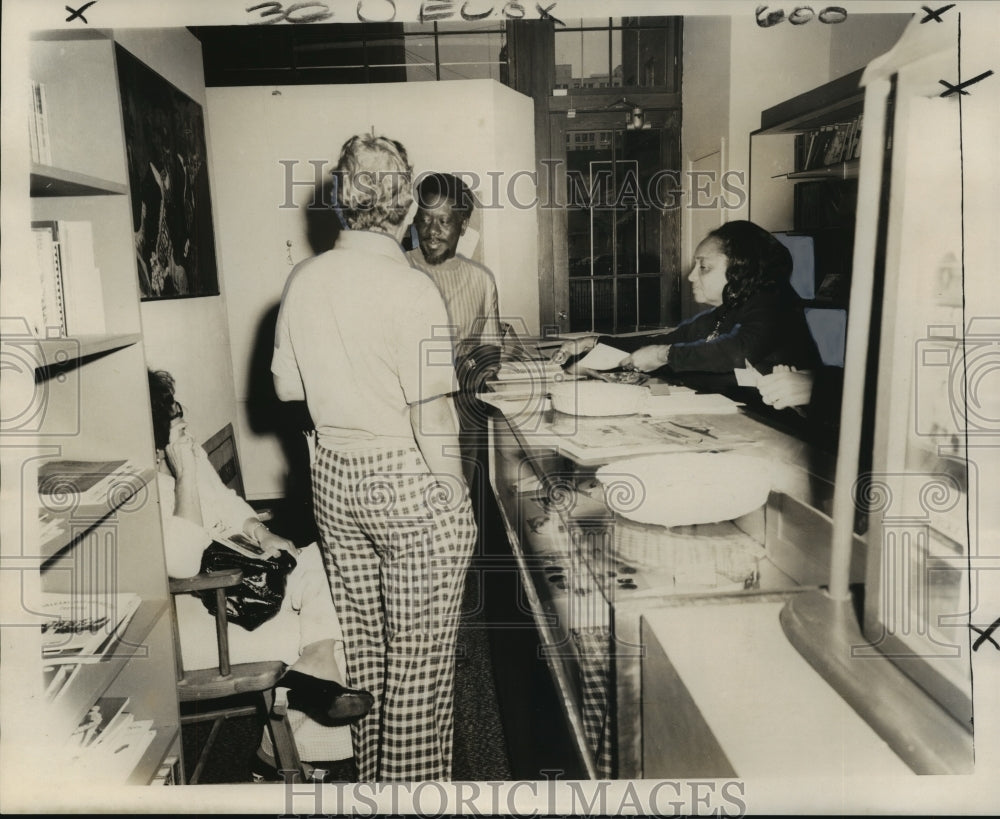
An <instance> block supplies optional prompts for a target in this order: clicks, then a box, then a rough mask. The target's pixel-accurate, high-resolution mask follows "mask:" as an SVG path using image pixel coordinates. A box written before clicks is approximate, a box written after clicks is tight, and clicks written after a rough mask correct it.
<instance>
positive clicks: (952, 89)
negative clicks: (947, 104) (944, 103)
mask: <svg viewBox="0 0 1000 819" xmlns="http://www.w3.org/2000/svg"><path fill="white" fill-rule="evenodd" d="M992 73H993V71H992V70H990V71H984V72H983V73H982V74H980V75H979V76H978V77H973V78H972V79H971V80H966V81H965V82H962V83H959V84H958V85H952V84H951V83H949V82H945V81H944V80H938V82H939V83H941V85H943V86H944V87H945V88H947V89H948V90H947V91H944V92H942V94H941V96H942V97H947V96H948V95H949V94H961V95H962V96H964V97H967V96H968V95H969V92H968V91H963V90H962V89H963V88H966V87H967V86H970V85H972V84H973V83H976V82H979V81H980V80H985V79H986V78H987V77H989V76H990V75H991V74H992Z"/></svg>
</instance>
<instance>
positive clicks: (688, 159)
mask: <svg viewBox="0 0 1000 819" xmlns="http://www.w3.org/2000/svg"><path fill="white" fill-rule="evenodd" d="M730 26H731V22H730V18H729V17H728V16H724V15H717V16H712V17H685V18H684V44H683V60H684V71H683V81H682V84H681V111H682V116H681V152H682V157H683V159H682V170H683V171H685V172H686V174H685V176H684V177H683V179H682V185H683V189H684V191H685V199H684V203H685V207H686V209H685V212H684V214H683V217H682V219H681V237H682V238H681V260H680V261H681V270H682V271H687V270H688V269H689V266H690V264H691V259H692V258H693V256H694V249H695V247H697V245H698V243H699V242H700V241H701V239H702V238H703V237H704V236H705V234H706V233H708V232H709V231H710V230H712V229H713V228H716V227H718V226H719V225H720V224H722V222H723V221H725V218H726V213H725V212H724V210H723V200H722V197H721V196H720V180H721V176H722V174H723V173H725V172H726V170H727V163H728V161H729V157H728V153H729V151H728V142H729V140H728V134H729V78H730V74H731V71H732V69H731V65H730V59H729V58H730V48H731V46H730V38H731V32H730ZM706 185H707V189H708V193H707V195H706V194H705V193H703V192H696V191H695V190H694V188H695V187H697V188H698V189H699V191H704V190H705V186H706ZM696 199H697V203H698V204H699V207H697V208H695V207H691V205H692V203H694V202H695V201H696ZM733 201H734V202H735V200H733ZM707 202H717V205H716V206H714V207H701V205H702V204H705V203H707ZM702 309H704V305H698V304H696V303H695V301H694V299H693V298H692V297H691V288H690V287H689V286H688V285H687V284H686V283H685V284H683V285H682V286H681V315H682V317H683V318H688V317H690V316H692V315H694V314H695V313H697V312H700V311H701V310H702Z"/></svg>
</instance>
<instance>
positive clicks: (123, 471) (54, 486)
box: [38, 459, 143, 511]
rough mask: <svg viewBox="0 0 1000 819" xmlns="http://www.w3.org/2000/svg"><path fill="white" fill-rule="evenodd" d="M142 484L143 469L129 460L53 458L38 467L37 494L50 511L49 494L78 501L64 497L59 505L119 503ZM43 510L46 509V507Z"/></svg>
mask: <svg viewBox="0 0 1000 819" xmlns="http://www.w3.org/2000/svg"><path fill="white" fill-rule="evenodd" d="M142 485H143V476H142V472H141V470H140V469H139V468H138V467H137V466H136V465H135V464H133V463H132V462H131V461H129V460H125V459H122V460H115V461H79V460H65V459H54V460H51V461H46V462H45V463H43V464H41V465H40V466H39V467H38V494H39V496H40V498H39V499H40V500H41V502H42V506H43V507H45V508H46V509H47V510H48V511H55V508H49V504H48V496H58V497H59V498H60V499H62V498H63V497H64V496H67V495H71V496H75V497H74V499H75V500H76V504H66V503H65V502H63V501H62V500H60V503H59V504H58V506H57V508H59V509H61V508H68V507H72V508H76V507H77V506H109V505H115V504H118V505H120V504H121V503H124V502H126V501H128V500H129V499H130V498H131V497H132V495H134V494H135V493H136V492H138V491H139V490H140V489H141V488H142ZM43 511H44V510H43Z"/></svg>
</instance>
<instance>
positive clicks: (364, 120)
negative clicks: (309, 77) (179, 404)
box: [206, 80, 539, 499]
mask: <svg viewBox="0 0 1000 819" xmlns="http://www.w3.org/2000/svg"><path fill="white" fill-rule="evenodd" d="M207 97H208V104H207V110H206V120H207V127H208V132H209V144H210V146H211V154H212V155H211V157H210V159H211V162H212V164H213V168H214V173H213V177H212V179H213V184H214V188H213V190H212V197H213V203H214V212H215V219H216V230H217V241H218V247H219V255H220V258H221V259H223V260H224V261H225V264H224V265H222V269H223V271H224V277H225V291H226V296H227V299H226V301H227V308H228V316H229V329H230V338H231V344H232V354H233V373H234V380H235V388H236V400H237V406H238V410H239V421H240V430H239V432H240V434H239V440H240V456H241V460H242V467H243V473H244V480H245V483H246V489H247V495H248V497H249V498H251V499H263V498H273V497H278V496H280V495H282V494H283V492H284V489H285V485H286V480H287V478H288V471H289V461H288V456H287V452H286V450H285V449H284V448H283V446H282V442H281V441H280V440H279V437H278V435H276V434H275V433H274V431H273V429H272V420H273V419H272V418H271V417H270V416H271V412H272V411H273V408H272V410H269V409H267V408H266V407H264V406H262V401H263V400H264V398H266V397H267V396H269V395H270V390H269V389H267V385H266V384H263V383H262V379H264V378H265V377H266V376H267V363H268V361H269V354H270V345H271V342H272V339H273V337H272V336H271V333H272V332H273V321H274V312H275V311H276V308H277V305H278V302H279V299H280V297H281V291H282V288H283V286H284V284H285V280H286V278H287V276H288V273H289V272H290V271H291V269H292V266H293V264H295V263H297V262H299V261H301V260H302V259H305V258H307V257H309V256H311V255H314V253H315V252H317V251H322V250H323V249H325V248H326V247H328V246H329V235H330V234H329V230H328V225H329V222H328V221H327V220H330V219H335V216H334V214H333V213H332V212H331V211H327V212H325V213H324V212H320V211H315V210H312V211H310V210H308V209H307V208H308V206H309V205H310V204H311V203H312V201H313V197H314V194H315V190H316V182H317V180H318V181H319V182H320V183H322V182H324V181H326V182H328V181H329V179H330V171H331V170H332V169H333V167H334V165H335V164H336V160H337V154H338V152H339V150H340V147H341V145H342V144H343V143H344V141H345V140H346V139H347V138H348V137H350V136H352V135H353V134H356V133H361V132H370V131H371V130H372V129H374V130H375V132H376V133H377V134H384V135H386V136H389V137H391V138H393V139H397V140H399V141H400V142H402V143H403V144H404V145H405V146H406V149H407V151H408V153H409V157H410V161H411V162H412V163H413V166H414V170H415V171H416V172H417V173H418V174H419V173H421V172H423V171H431V170H434V171H447V172H451V173H459V172H462V173H463V174H465V178H466V180H467V181H469V182H470V183H474V181H475V180H476V179H477V178H478V179H479V180H481V181H480V183H479V186H478V190H477V194H478V195H479V197H480V200H481V201H482V202H483V203H484V205H485V207H483V208H482V209H481V210H480V211H479V212H478V213H477V215H476V217H475V218H474V221H473V223H472V227H473V228H474V229H475V231H476V234H477V237H478V240H479V241H478V243H477V244H476V246H475V247H473V248H470V247H465V246H460V250H462V251H463V252H466V253H467V255H471V256H472V257H473V258H475V259H477V260H479V261H481V262H482V263H484V264H485V265H487V266H488V267H489V268H490V269H491V270H492V271H493V273H494V275H495V277H496V280H497V287H498V291H499V297H500V312H501V315H502V317H504V318H505V319H507V320H509V321H511V322H512V323H514V324H515V325H516V326H517V325H520V326H523V327H525V328H526V329H527V330H528V331H529V332H532V333H537V332H538V330H539V324H538V321H539V317H538V281H537V240H538V237H537V218H536V210H535V202H534V197H535V192H536V185H535V182H534V180H533V177H532V176H529V174H530V173H532V172H533V171H534V168H535V157H534V131H533V129H534V120H533V108H532V102H531V99H530V98H529V97H526V96H524V95H522V94H518V93H516V92H514V91H511V90H510V89H509V88H507V87H506V86H503V85H500V84H499V83H496V82H494V81H492V80H463V81H453V82H426V83H386V84H374V85H299V86H280V87H275V86H252V87H234V88H209V89H208V90H207ZM512 199H513V200H516V201H512ZM470 236H472V233H471V232H470ZM522 322H523V324H521V323H522ZM345 388H348V389H349V388H350V386H349V385H345Z"/></svg>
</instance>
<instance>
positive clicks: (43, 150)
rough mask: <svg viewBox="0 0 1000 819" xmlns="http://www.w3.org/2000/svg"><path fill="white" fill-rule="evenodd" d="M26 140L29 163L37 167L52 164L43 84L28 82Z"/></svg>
mask: <svg viewBox="0 0 1000 819" xmlns="http://www.w3.org/2000/svg"><path fill="white" fill-rule="evenodd" d="M28 86H29V87H28V92H29V96H30V99H29V102H28V106H29V107H28V113H29V116H28V139H29V142H30V145H31V161H32V162H36V163H38V164H39V165H51V164H52V150H51V144H50V142H49V121H48V102H47V100H46V98H45V83H43V82H38V81H37V80H29V81H28Z"/></svg>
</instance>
